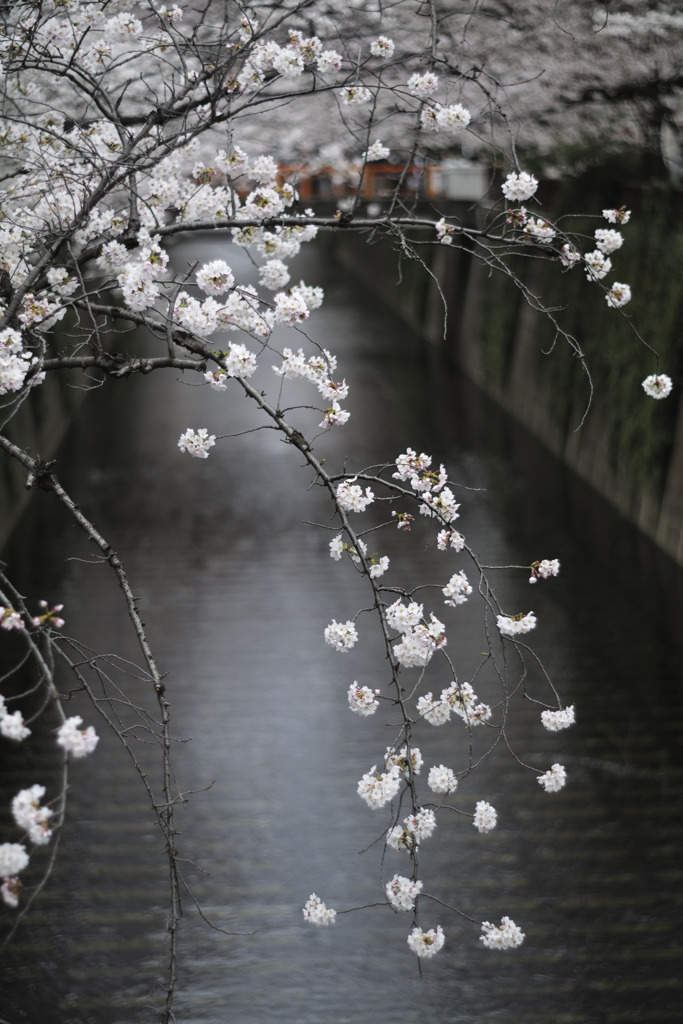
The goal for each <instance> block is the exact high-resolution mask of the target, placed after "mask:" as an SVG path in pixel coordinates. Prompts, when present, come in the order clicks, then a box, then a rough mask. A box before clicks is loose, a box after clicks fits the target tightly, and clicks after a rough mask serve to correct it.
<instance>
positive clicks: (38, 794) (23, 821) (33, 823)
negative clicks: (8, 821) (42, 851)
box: [12, 786, 52, 846]
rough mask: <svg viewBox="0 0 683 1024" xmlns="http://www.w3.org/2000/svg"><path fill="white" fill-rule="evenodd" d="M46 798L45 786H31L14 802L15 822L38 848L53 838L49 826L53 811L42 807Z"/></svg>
mask: <svg viewBox="0 0 683 1024" xmlns="http://www.w3.org/2000/svg"><path fill="white" fill-rule="evenodd" d="M44 796H45V786H31V787H30V788H29V789H22V790H20V792H19V793H17V795H16V796H15V797H14V799H13V800H12V816H13V817H14V820H15V822H16V823H17V825H18V826H19V828H21V829H23V830H24V831H25V832H26V833H27V834H28V837H29V839H30V840H31V842H32V843H34V844H35V845H36V846H44V845H45V844H46V843H49V842H50V839H51V838H52V829H51V828H50V826H49V824H48V822H49V820H50V818H51V817H52V811H51V810H50V808H49V807H41V806H40V801H41V800H42V798H43V797H44Z"/></svg>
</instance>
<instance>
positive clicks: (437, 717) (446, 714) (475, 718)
mask: <svg viewBox="0 0 683 1024" xmlns="http://www.w3.org/2000/svg"><path fill="white" fill-rule="evenodd" d="M451 711H452V712H453V713H454V714H455V715H457V716H458V717H459V718H461V719H462V720H463V722H465V723H466V724H467V725H469V726H476V725H482V724H483V723H484V722H487V721H488V720H489V719H490V717H491V708H490V707H489V705H488V704H482V703H479V698H478V697H477V695H476V694H475V692H474V690H473V689H472V687H471V686H470V684H469V683H456V682H453V683H451V685H450V686H447V687H446V689H445V690H442V691H441V698H440V699H439V700H436V699H434V698H433V697H432V694H431V692H430V693H427V694H425V695H424V696H423V697H420V698H419V699H418V702H417V712H418V714H419V715H420V717H421V718H424V719H425V720H426V721H427V722H429V724H430V725H444V724H445V723H446V722H447V721H448V720H449V718H450V717H451Z"/></svg>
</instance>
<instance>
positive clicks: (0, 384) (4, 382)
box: [0, 327, 36, 395]
mask: <svg viewBox="0 0 683 1024" xmlns="http://www.w3.org/2000/svg"><path fill="white" fill-rule="evenodd" d="M35 362H36V357H35V356H33V355H31V353H30V352H27V351H25V350H24V347H23V340H22V336H21V332H20V331H15V330H14V328H12V327H6V328H5V330H4V331H2V332H0V395H5V394H7V393H8V392H10V391H20V390H21V388H23V386H24V381H25V380H26V375H27V374H28V372H29V370H30V369H31V367H32V366H33V365H34V363H35Z"/></svg>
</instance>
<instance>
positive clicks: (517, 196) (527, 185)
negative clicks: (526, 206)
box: [501, 171, 538, 203]
mask: <svg viewBox="0 0 683 1024" xmlns="http://www.w3.org/2000/svg"><path fill="white" fill-rule="evenodd" d="M501 188H502V190H503V195H504V196H505V198H506V199H508V200H509V201H510V202H511V203H514V202H519V201H521V202H523V201H524V200H525V199H531V197H532V196H533V195H535V194H536V189H537V188H538V181H537V180H536V178H534V176H533V174H527V172H526V171H521V172H520V173H519V174H515V173H514V172H512V173H511V174H508V176H507V178H506V179H505V181H504V182H503V184H502V186H501Z"/></svg>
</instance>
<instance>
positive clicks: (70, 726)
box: [57, 715, 100, 757]
mask: <svg viewBox="0 0 683 1024" xmlns="http://www.w3.org/2000/svg"><path fill="white" fill-rule="evenodd" d="M82 724H83V719H82V718H81V716H80V715H74V716H73V718H67V720H66V721H65V722H64V723H63V724H62V725H61V726H60V727H59V729H58V730H57V744H58V746H60V747H61V748H62V750H64V751H65V752H66V753H67V754H73V756H74V757H86V756H87V755H88V754H92V752H93V750H94V749H95V747H96V746H97V744H98V743H99V739H100V738H99V736H98V735H97V733H96V732H95V730H94V728H93V727H92V725H89V726H88V728H87V729H80V728H79V726H81V725H82Z"/></svg>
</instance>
